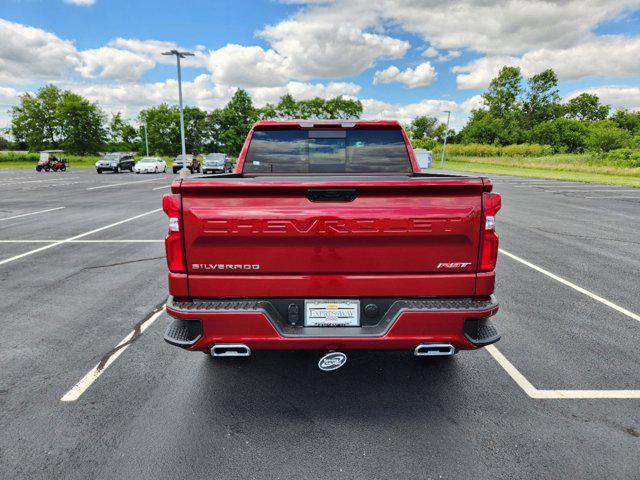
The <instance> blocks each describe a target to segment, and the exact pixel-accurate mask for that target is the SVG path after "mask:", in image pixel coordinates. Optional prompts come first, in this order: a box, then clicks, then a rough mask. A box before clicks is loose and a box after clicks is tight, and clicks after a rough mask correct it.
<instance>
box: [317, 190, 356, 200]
mask: <svg viewBox="0 0 640 480" xmlns="http://www.w3.org/2000/svg"><path fill="white" fill-rule="evenodd" d="M307 198H308V199H309V200H311V201H312V202H353V201H354V200H355V199H356V189H355V188H310V189H309V190H307Z"/></svg>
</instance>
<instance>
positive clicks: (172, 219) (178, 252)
mask: <svg viewBox="0 0 640 480" xmlns="http://www.w3.org/2000/svg"><path fill="white" fill-rule="evenodd" d="M162 210H164V213H166V214H167V216H168V217H169V234H168V235H167V237H166V238H165V240H164V246H165V251H166V254H167V266H168V267H169V271H170V272H173V273H184V272H185V271H186V268H185V261H184V251H183V250H182V236H181V234H180V195H174V194H172V193H168V194H166V195H165V196H163V197H162Z"/></svg>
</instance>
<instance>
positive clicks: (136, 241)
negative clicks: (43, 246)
mask: <svg viewBox="0 0 640 480" xmlns="http://www.w3.org/2000/svg"><path fill="white" fill-rule="evenodd" d="M56 242H65V243H163V242H164V240H67V241H65V240H64V239H62V240H0V243H56Z"/></svg>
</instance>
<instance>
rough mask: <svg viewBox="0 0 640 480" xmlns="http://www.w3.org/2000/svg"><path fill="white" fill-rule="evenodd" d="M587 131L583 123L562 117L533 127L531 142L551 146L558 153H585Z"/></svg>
mask: <svg viewBox="0 0 640 480" xmlns="http://www.w3.org/2000/svg"><path fill="white" fill-rule="evenodd" d="M587 130H588V129H587V126H586V125H585V124H584V123H583V122H580V121H578V120H574V119H572V118H564V117H560V118H555V119H553V120H547V121H546V122H542V123H539V124H538V125H536V126H535V127H533V130H532V132H531V141H532V142H534V143H539V144H541V145H551V146H552V147H553V150H554V151H555V152H556V153H565V152H568V153H578V152H582V151H584V148H585V144H586V139H587Z"/></svg>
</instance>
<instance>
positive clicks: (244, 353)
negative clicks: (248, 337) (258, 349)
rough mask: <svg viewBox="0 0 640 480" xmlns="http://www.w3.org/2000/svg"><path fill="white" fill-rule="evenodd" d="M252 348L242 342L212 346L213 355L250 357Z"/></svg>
mask: <svg viewBox="0 0 640 480" xmlns="http://www.w3.org/2000/svg"><path fill="white" fill-rule="evenodd" d="M250 355H251V349H250V348H249V347H247V346H246V345H243V344H242V343H218V344H216V345H214V346H213V347H211V356H212V357H248V356H250Z"/></svg>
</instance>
